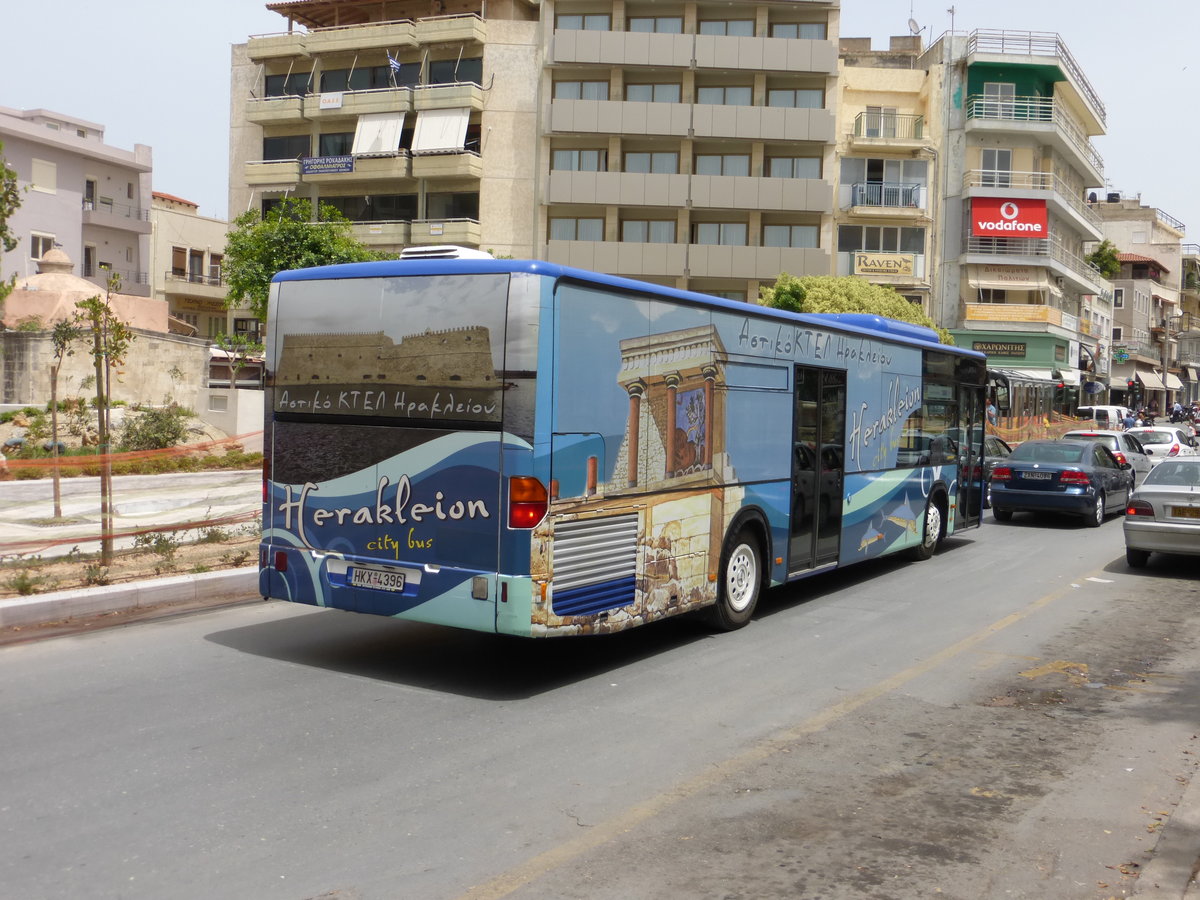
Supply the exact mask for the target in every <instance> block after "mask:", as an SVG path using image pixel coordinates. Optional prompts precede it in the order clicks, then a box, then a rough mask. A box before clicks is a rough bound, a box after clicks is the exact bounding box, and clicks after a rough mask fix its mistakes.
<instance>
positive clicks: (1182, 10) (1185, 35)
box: [0, 0, 1200, 242]
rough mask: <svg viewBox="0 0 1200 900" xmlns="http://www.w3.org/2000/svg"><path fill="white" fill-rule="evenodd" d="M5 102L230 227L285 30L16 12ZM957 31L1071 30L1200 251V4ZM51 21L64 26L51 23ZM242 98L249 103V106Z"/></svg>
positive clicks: (1127, 166) (116, 14)
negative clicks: (131, 159) (265, 44)
mask: <svg viewBox="0 0 1200 900" xmlns="http://www.w3.org/2000/svg"><path fill="white" fill-rule="evenodd" d="M7 6H8V8H6V10H5V12H4V16H3V21H4V49H3V52H2V53H0V106H8V107H14V108H17V109H34V108H38V107H41V108H45V109H50V110H54V111H56V112H60V113H64V114H67V115H71V116H74V117H77V118H81V119H85V120H87V121H90V122H95V123H97V124H100V125H103V126H104V127H105V130H106V135H105V140H106V142H107V143H108V144H110V145H112V146H115V147H119V148H122V149H126V150H130V149H132V148H133V145H134V144H139V143H140V144H149V145H150V146H151V147H152V148H153V153H154V189H155V190H157V191H163V192H165V193H168V194H175V195H176V196H180V197H184V198H185V199H188V200H191V201H193V202H195V203H198V204H200V213H201V215H206V216H214V217H217V218H225V217H226V214H227V209H226V207H227V203H228V165H229V162H228V160H229V139H228V131H229V62H230V47H231V45H233V44H235V43H242V42H244V41H245V40H246V38H247V37H249V36H250V35H258V34H270V33H274V32H279V31H283V30H285V29H286V24H287V22H286V20H285V19H284V18H283V17H282V16H279V15H277V14H275V13H272V12H269V11H268V10H267V8H266V5H265V4H264V3H262V2H257V0H205V2H203V3H200V4H186V3H180V2H177V0H113V2H110V3H108V4H102V5H97V4H96V3H95V2H91V0H88V2H84V0H58V2H56V3H54V4H52V5H51V6H49V7H44V6H41V5H40V4H38V3H29V2H25V3H10V4H8V5H7ZM950 6H951V4H950V3H949V2H947V0H842V35H843V36H845V37H872V38H874V39H875V42H876V46H877V47H882V46H886V40H887V37H888V35H891V34H907V33H908V24H907V23H908V20H909V18H910V16H911V17H912V18H913V19H914V20H915V21H916V22H917V24H918V25H919V26H920V27H922V28H923V29H924V31H923V36H924V37H925V40H926V43H928V42H929V41H931V40H935V39H936V38H937V37H938V36H939V35H941V34H942V33H943V32H945V31H947V30H949V29H950V27H951V17H950V13H949V8H950ZM953 6H954V8H955V14H954V23H953V24H954V28H955V29H957V30H960V31H968V30H972V29H976V28H1006V29H1013V30H1022V31H1049V32H1058V33H1059V34H1060V35H1061V36H1062V37H1063V39H1064V40H1065V42H1066V44H1067V46H1068V47H1069V48H1070V50H1071V53H1072V54H1073V55H1074V57H1075V58H1076V60H1077V61H1078V62H1079V64H1080V65H1081V67H1082V68H1083V71H1084V73H1085V74H1086V75H1087V78H1088V80H1089V81H1091V83H1092V85H1093V87H1094V88H1095V89H1096V91H1097V93H1098V94H1099V95H1100V98H1101V99H1102V100H1103V102H1104V104H1105V105H1106V106H1107V108H1108V134H1107V135H1106V136H1104V137H1100V138H1097V139H1096V140H1095V144H1096V147H1097V149H1098V150H1099V151H1100V154H1101V155H1102V156H1103V157H1104V161H1105V175H1106V177H1107V179H1108V182H1109V184H1108V187H1109V188H1110V189H1112V190H1119V191H1123V192H1125V193H1128V194H1139V193H1140V194H1141V197H1142V202H1143V203H1145V204H1147V205H1149V206H1154V207H1157V208H1159V209H1162V210H1163V211H1165V212H1167V213H1169V214H1170V215H1172V216H1174V217H1175V218H1177V219H1181V220H1182V221H1183V222H1185V223H1186V224H1187V225H1189V226H1191V232H1190V234H1189V235H1188V238H1187V240H1189V241H1192V242H1200V178H1198V177H1197V172H1196V160H1197V159H1198V158H1200V110H1198V109H1197V99H1198V98H1200V59H1197V58H1196V46H1197V42H1198V41H1200V3H1198V2H1196V0H1145V2H1142V3H1138V4H1130V3H1129V2H1127V0H1121V2H1118V0H1004V2H1003V3H1000V2H997V0H956V2H954V4H953ZM51 17H52V18H51ZM239 99H241V98H239Z"/></svg>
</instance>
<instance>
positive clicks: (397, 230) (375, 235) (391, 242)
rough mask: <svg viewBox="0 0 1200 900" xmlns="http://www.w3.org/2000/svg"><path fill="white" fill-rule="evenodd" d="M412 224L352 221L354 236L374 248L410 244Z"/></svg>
mask: <svg viewBox="0 0 1200 900" xmlns="http://www.w3.org/2000/svg"><path fill="white" fill-rule="evenodd" d="M411 232H412V226H411V225H410V224H409V223H408V222H351V223H350V233H351V234H353V235H354V238H355V239H356V240H358V241H360V242H362V243H364V244H366V245H367V246H368V247H371V248H373V249H390V248H393V247H405V246H407V245H408V243H409V240H410V235H411Z"/></svg>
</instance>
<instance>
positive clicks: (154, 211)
mask: <svg viewBox="0 0 1200 900" xmlns="http://www.w3.org/2000/svg"><path fill="white" fill-rule="evenodd" d="M150 222H151V224H152V225H153V228H154V239H153V240H152V241H151V246H152V250H153V261H152V265H151V270H150V274H151V284H152V286H153V289H154V296H155V297H157V298H159V299H162V300H166V301H167V304H168V307H169V309H170V314H171V317H172V319H173V320H175V321H174V328H175V330H177V331H179V332H180V333H183V334H192V335H199V336H200V337H205V338H214V337H216V336H217V335H218V334H233V333H234V330H235V322H237V323H239V326H240V329H241V330H242V331H244V332H245V331H248V332H250V333H254V334H257V323H258V320H257V319H254V321H253V323H250V322H248V321H247V317H249V318H251V319H253V316H252V314H251V313H249V312H242V313H241V314H240V317H239V314H238V312H237V311H235V310H227V309H225V293H226V287H225V283H224V280H223V279H222V277H221V264H222V262H223V260H224V256H225V235H226V233H227V232H228V230H229V224H228V223H227V222H225V221H224V220H223V219H213V218H209V217H207V216H201V215H199V206H198V205H197V204H195V203H192V202H191V201H190V200H184V199H183V198H182V197H174V196H172V195H171V194H164V193H161V192H159V191H155V192H154V197H153V206H152V207H151V210H150Z"/></svg>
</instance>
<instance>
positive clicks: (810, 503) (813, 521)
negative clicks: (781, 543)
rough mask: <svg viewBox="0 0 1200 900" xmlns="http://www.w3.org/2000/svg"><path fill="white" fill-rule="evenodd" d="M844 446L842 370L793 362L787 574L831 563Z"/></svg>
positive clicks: (835, 547) (839, 525) (838, 515)
mask: <svg viewBox="0 0 1200 900" xmlns="http://www.w3.org/2000/svg"><path fill="white" fill-rule="evenodd" d="M845 445H846V373H845V372H840V371H833V370H830V369H816V368H812V367H809V366H796V369H795V393H794V400H793V414H792V492H791V493H792V504H791V520H790V526H789V536H788V572H789V574H791V573H797V572H802V571H804V570H806V569H814V568H818V567H820V566H824V565H829V564H831V563H835V562H837V558H838V549H839V546H840V539H841V530H842V480H843V476H844V468H845V459H844V448H845Z"/></svg>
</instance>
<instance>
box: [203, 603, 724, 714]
mask: <svg viewBox="0 0 1200 900" xmlns="http://www.w3.org/2000/svg"><path fill="white" fill-rule="evenodd" d="M280 605H281V606H282V605H283V604H280ZM289 609H292V607H289ZM712 637H713V632H712V631H711V630H710V629H708V628H706V627H705V625H704V623H703V622H701V621H700V620H698V619H697V618H695V617H693V616H681V617H679V618H676V619H668V620H666V621H663V622H658V623H654V624H651V625H646V626H643V627H641V628H635V629H633V630H631V631H625V632H620V633H618V634H611V635H594V636H577V637H556V638H546V639H529V638H516V637H508V636H505V635H495V634H486V633H482V632H475V631H463V630H460V629H456V628H448V627H444V626H440V625H425V624H422V623H420V622H403V621H399V620H395V619H388V618H384V617H380V616H369V615H359V614H357V613H349V612H343V611H341V610H313V611H311V612H305V613H302V614H299V615H294V616H291V617H288V618H279V619H274V620H272V621H270V622H264V623H262V624H260V625H249V626H246V627H243V628H233V629H230V630H228V631H218V632H213V633H211V634H208V635H206V639H207V640H210V641H212V642H213V643H215V644H219V645H221V646H223V647H229V648H230V649H232V650H236V651H238V652H241V653H248V654H252V655H255V656H262V657H265V658H268V659H276V660H281V661H284V662H288V663H292V664H295V665H301V666H310V667H313V668H318V669H327V670H330V671H335V672H341V673H343V674H347V675H356V676H359V677H362V678H369V679H372V680H377V681H383V682H391V683H394V684H402V685H406V686H409V687H418V688H425V689H427V690H432V691H443V692H446V693H451V694H461V695H463V696H468V697H475V698H478V699H482V700H499V701H506V700H517V699H524V698H527V697H532V696H536V695H538V694H542V693H547V692H550V691H554V690H557V689H559V688H562V687H566V686H569V685H571V684H574V683H576V682H580V681H586V680H587V679H589V678H593V677H596V676H598V675H603V674H604V673H606V672H611V671H615V670H618V669H621V668H622V667H624V666H627V665H630V664H634V663H637V662H638V661H640V660H643V659H646V658H648V657H653V656H655V655H657V654H660V653H664V652H668V651H671V650H674V649H676V648H679V647H684V646H687V645H688V644H691V643H694V642H696V641H702V640H705V639H707V638H712Z"/></svg>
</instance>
